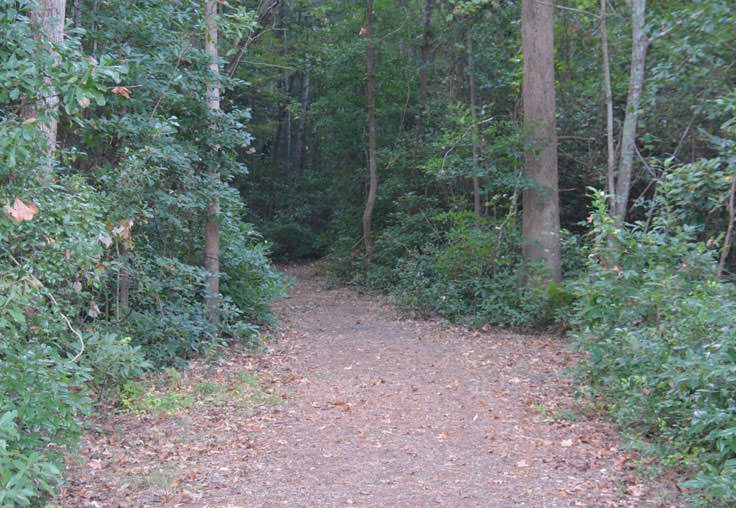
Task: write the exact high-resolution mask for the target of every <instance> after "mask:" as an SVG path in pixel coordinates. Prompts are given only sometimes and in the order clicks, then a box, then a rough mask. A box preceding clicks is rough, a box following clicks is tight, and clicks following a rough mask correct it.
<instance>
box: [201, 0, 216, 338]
mask: <svg viewBox="0 0 736 508" xmlns="http://www.w3.org/2000/svg"><path fill="white" fill-rule="evenodd" d="M217 5H218V2H217V1H216V0H210V1H208V2H207V3H205V7H204V23H205V29H206V34H205V46H204V47H205V51H206V52H207V54H208V55H209V57H210V63H209V71H210V77H211V79H212V81H209V82H208V83H207V108H208V109H209V112H210V114H212V115H216V114H217V113H218V111H219V110H220V85H219V82H218V80H217V78H218V76H219V74H220V69H219V66H218V62H217ZM212 128H213V129H214V128H215V124H214V119H213V124H212ZM207 176H208V177H209V180H210V185H211V186H212V187H215V186H216V183H217V181H218V180H219V178H220V174H219V173H218V171H217V169H216V168H214V167H212V166H211V165H210V166H209V167H208V168H207ZM219 214H220V201H219V200H218V199H217V198H216V197H212V198H210V200H209V202H208V203H207V222H206V224H205V232H204V259H205V261H204V262H205V268H206V269H207V271H208V272H209V275H208V279H207V294H206V295H205V302H206V304H207V308H208V311H209V318H210V321H211V322H212V323H214V324H219V315H218V313H217V308H218V305H219V300H220V275H219V272H220V227H219V225H218V223H217V219H218V216H219Z"/></svg>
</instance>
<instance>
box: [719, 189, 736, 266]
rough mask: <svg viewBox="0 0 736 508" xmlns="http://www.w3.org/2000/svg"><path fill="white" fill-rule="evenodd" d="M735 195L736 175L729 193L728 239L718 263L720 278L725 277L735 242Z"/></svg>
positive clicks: (724, 242)
mask: <svg viewBox="0 0 736 508" xmlns="http://www.w3.org/2000/svg"><path fill="white" fill-rule="evenodd" d="M734 195H736V175H734V176H733V177H732V179H731V190H730V191H729V192H728V230H727V231H726V238H725V239H724V240H723V251H721V259H720V261H719V262H718V276H719V277H720V276H721V275H723V270H724V269H725V268H726V261H727V260H728V253H729V252H730V251H731V243H732V241H733V221H734V219H735V218H736V210H734Z"/></svg>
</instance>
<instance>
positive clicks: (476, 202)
mask: <svg viewBox="0 0 736 508" xmlns="http://www.w3.org/2000/svg"><path fill="white" fill-rule="evenodd" d="M465 40H466V46H467V50H468V84H469V87H470V89H469V91H468V93H469V95H470V119H471V122H472V125H471V126H470V128H471V129H472V139H473V144H472V150H473V210H474V211H475V215H476V216H478V217H480V177H478V151H479V150H478V116H477V114H476V111H475V75H474V69H473V32H472V28H468V31H467V32H466V33H465Z"/></svg>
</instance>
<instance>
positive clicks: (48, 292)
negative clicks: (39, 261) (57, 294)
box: [5, 251, 84, 363]
mask: <svg viewBox="0 0 736 508" xmlns="http://www.w3.org/2000/svg"><path fill="white" fill-rule="evenodd" d="M5 252H6V254H7V255H8V256H9V257H10V259H11V260H12V261H13V263H15V264H16V265H18V267H20V268H23V266H22V265H21V264H20V263H19V262H18V260H17V259H15V257H14V256H13V255H12V254H11V253H9V252H7V251H5ZM28 275H30V277H31V279H33V280H34V281H35V282H36V283H37V284H38V285H39V286H41V287H42V288H43V289H44V290H45V292H46V296H48V297H49V299H50V300H51V301H52V302H53V304H54V305H56V307H57V310H56V312H57V313H58V314H59V315H60V316H61V318H62V319H63V320H64V322H66V326H68V327H69V330H71V332H72V333H73V334H74V335H76V336H77V339H79V343H80V344H81V345H82V347H81V348H80V349H79V353H77V354H76V355H75V356H74V358H72V359H71V360H69V363H74V362H76V361H77V360H78V359H79V357H80V356H82V353H84V339H83V338H82V335H81V334H80V333H79V332H78V331H77V330H76V329H75V328H74V327H73V326H72V323H71V322H70V321H69V318H68V317H66V314H64V313H63V312H61V310H59V309H58V307H61V306H60V305H59V302H57V301H56V298H54V295H53V294H51V291H50V290H49V288H47V287H46V285H45V284H44V283H43V282H41V281H40V280H38V278H37V277H36V276H35V275H33V273H30V272H29V273H28Z"/></svg>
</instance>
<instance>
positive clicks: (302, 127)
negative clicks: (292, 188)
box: [296, 67, 309, 171]
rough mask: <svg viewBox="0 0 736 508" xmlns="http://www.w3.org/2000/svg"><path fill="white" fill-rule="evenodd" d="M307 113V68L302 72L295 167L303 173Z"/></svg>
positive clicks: (305, 154) (305, 156)
mask: <svg viewBox="0 0 736 508" xmlns="http://www.w3.org/2000/svg"><path fill="white" fill-rule="evenodd" d="M308 111H309V67H307V68H306V69H305V70H304V76H303V77H302V111H301V116H300V117H299V128H298V130H297V137H296V141H297V148H296V157H297V159H296V167H297V169H298V170H299V171H304V164H305V161H306V158H307V153H306V152H307V150H306V147H307V112H308Z"/></svg>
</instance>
